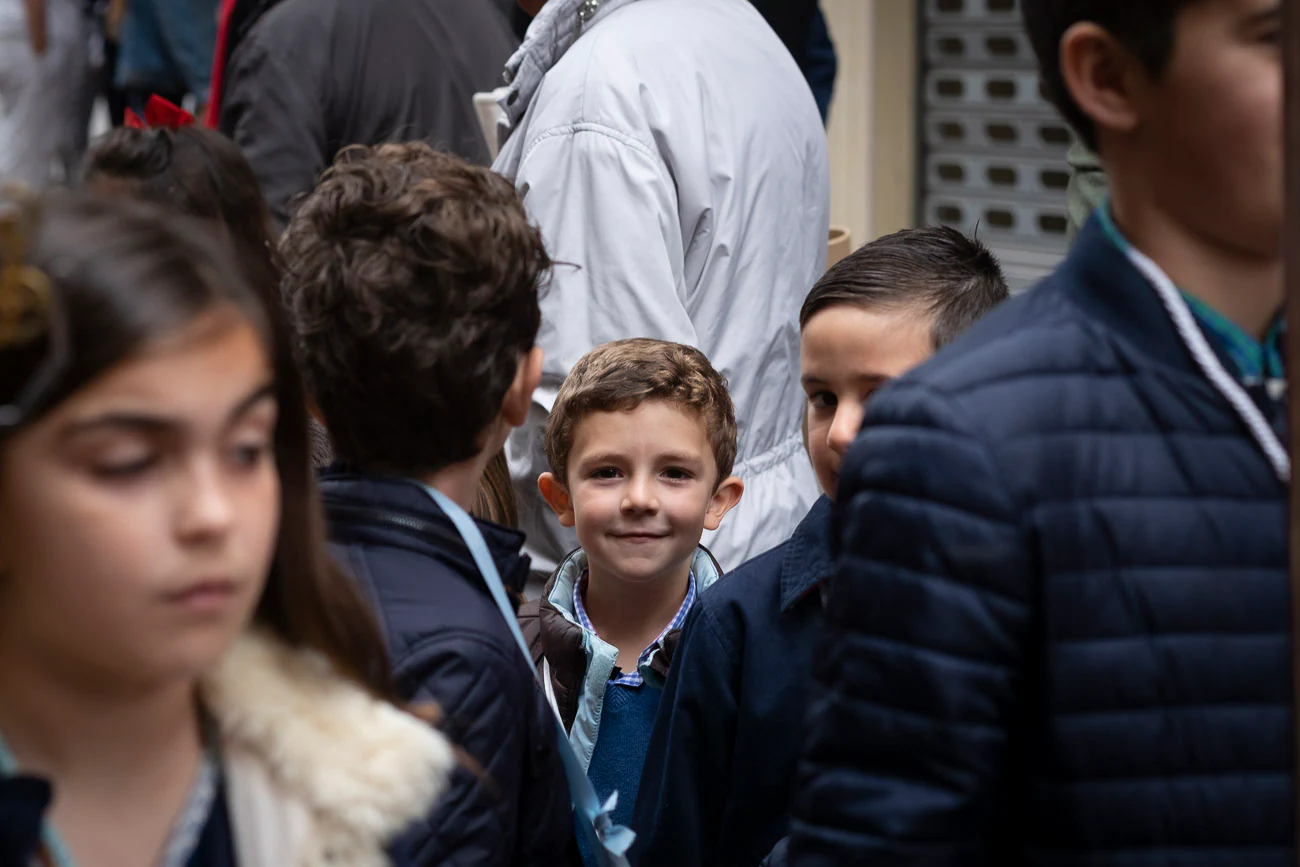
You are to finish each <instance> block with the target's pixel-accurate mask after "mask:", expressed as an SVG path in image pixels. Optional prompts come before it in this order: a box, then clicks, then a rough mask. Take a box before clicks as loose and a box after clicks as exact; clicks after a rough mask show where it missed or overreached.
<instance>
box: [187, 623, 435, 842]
mask: <svg viewBox="0 0 1300 867" xmlns="http://www.w3.org/2000/svg"><path fill="white" fill-rule="evenodd" d="M203 698H204V703H205V706H206V707H207V708H208V710H209V712H211V713H212V714H213V716H214V718H215V719H216V721H217V723H218V726H219V728H220V732H221V743H222V749H223V760H224V763H225V770H226V774H227V785H228V793H229V802H230V811H231V817H232V823H233V825H234V826H235V827H234V835H235V837H236V840H235V843H236V849H237V851H238V852H239V853H240V856H241V860H240V863H241V864H242V865H245V867H263V865H265V867H272V865H274V867H316V865H323V864H335V865H343V864H346V865H348V867H370V865H376V867H378V865H383V864H386V863H387V859H386V856H385V855H384V846H385V844H386V843H388V842H390V841H391V839H392V838H393V837H394V836H395V835H397V834H398V833H399V832H401V831H402V830H404V829H405V828H406V827H407V826H408V825H410V824H411V823H412V822H414V821H416V820H418V819H421V818H423V817H425V816H427V815H428V813H429V812H430V809H431V808H432V806H433V803H434V801H436V800H437V798H438V797H439V796H440V795H441V794H442V793H443V792H444V791H445V790H446V787H447V781H448V778H449V777H450V774H451V772H452V770H453V769H454V767H455V764H456V760H455V757H454V755H453V752H452V748H451V746H450V744H449V743H448V742H447V739H446V738H445V737H443V736H442V735H441V734H440V733H438V732H437V731H436V730H434V729H433V728H432V727H430V726H429V725H427V724H426V723H424V722H422V721H420V720H418V719H416V718H415V717H413V716H410V715H408V714H406V713H404V712H402V711H400V710H398V709H397V708H395V707H393V706H391V705H389V704H386V703H384V702H381V701H378V700H376V699H374V698H372V697H371V696H370V695H368V694H367V693H366V692H365V691H364V690H362V689H361V688H360V687H358V686H356V685H354V684H353V683H351V682H350V681H347V680H345V679H344V678H342V677H340V676H338V675H336V674H334V673H333V672H332V671H331V668H330V666H329V664H328V663H327V662H326V661H325V659H324V658H322V657H321V656H320V655H318V654H315V653H311V652H307V651H301V650H294V649H291V648H289V647H287V646H286V645H285V644H283V643H282V642H280V641H279V640H277V639H275V638H273V637H271V636H269V635H268V634H266V633H265V632H260V631H250V632H249V633H248V634H246V635H245V636H243V637H242V638H240V639H239V640H238V641H237V642H236V644H235V646H234V647H233V648H232V649H231V651H230V652H229V653H228V654H227V656H226V658H225V659H224V660H223V661H222V663H221V664H220V665H219V666H218V668H217V670H216V671H215V672H214V673H213V674H212V675H211V676H210V677H208V678H207V679H206V680H205V683H204V685H203ZM249 826H257V827H249Z"/></svg>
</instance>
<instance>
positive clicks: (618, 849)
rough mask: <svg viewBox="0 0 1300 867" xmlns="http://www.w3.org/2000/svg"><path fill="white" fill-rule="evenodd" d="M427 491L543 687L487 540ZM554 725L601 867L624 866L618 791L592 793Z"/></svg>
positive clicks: (628, 841)
mask: <svg viewBox="0 0 1300 867" xmlns="http://www.w3.org/2000/svg"><path fill="white" fill-rule="evenodd" d="M422 487H423V488H424V489H425V490H426V491H428V493H429V496H430V497H432V498H433V501H434V502H435V503H437V504H438V507H439V508H441V509H442V511H443V513H444V514H446V516H447V517H448V518H450V519H451V522H452V523H453V524H454V525H455V526H456V530H457V531H458V532H459V533H460V537H461V539H463V540H464V541H465V544H466V545H467V546H469V552H470V554H471V555H473V557H474V563H475V564H476V565H477V566H478V570H479V572H480V573H481V574H482V575H483V582H484V583H485V584H487V587H488V591H489V592H490V593H491V594H492V599H493V600H494V601H495V602H496V604H497V608H499V609H501V616H502V617H504V618H505V620H506V625H507V626H509V627H510V634H511V635H513V636H514V637H515V643H517V644H518V645H519V650H520V652H522V653H523V655H524V659H525V660H526V661H527V663H528V667H529V668H530V669H532V670H533V676H534V677H536V678H537V679H538V683H539V684H540V685H541V686H542V688H543V689H545V686H546V685H545V684H544V683H541V675H540V674H539V673H538V671H537V669H536V668H535V667H534V666H533V657H532V654H531V653H530V652H529V650H528V642H527V641H525V640H524V634H523V633H522V632H520V631H519V621H518V620H517V619H516V617H515V609H514V606H513V605H511V604H510V599H509V597H508V596H507V595H506V588H505V585H504V584H503V583H502V582H501V574H500V573H499V572H498V571H497V565H496V562H495V561H493V559H492V555H491V554H489V553H488V548H487V542H486V541H485V540H484V539H483V534H482V533H481V532H480V531H479V528H478V525H476V524H475V523H474V519H473V518H471V517H470V516H469V515H468V514H466V513H465V510H464V509H462V508H461V507H460V506H458V505H456V504H455V503H454V502H452V501H451V499H450V498H449V497H447V496H446V495H445V494H443V493H441V492H440V491H436V490H434V489H433V488H431V487H429V486H428V485H423V486H422ZM555 728H556V735H555V740H556V746H557V747H558V748H559V751H560V758H561V760H562V761H563V762H564V775H565V776H566V777H567V778H568V780H569V798H570V800H571V801H572V802H573V809H574V811H575V812H576V813H577V814H578V815H579V816H580V817H582V820H583V821H582V823H581V824H582V825H584V826H585V827H586V828H587V830H588V832H589V833H590V835H591V839H592V842H594V844H595V846H594V847H593V848H594V849H595V850H596V851H598V852H601V853H603V854H602V857H601V860H602V862H603V863H604V864H605V867H628V860H627V851H628V849H630V848H632V843H633V841H635V840H636V835H635V834H633V833H632V831H631V830H630V829H629V828H625V827H623V826H622V825H615V824H614V820H613V819H612V818H611V817H612V815H613V812H614V808H615V807H617V806H618V792H614V793H613V794H612V795H610V796H609V800H607V801H605V802H604V803H603V804H602V803H601V801H600V797H599V796H598V795H597V794H596V790H595V788H594V787H593V786H592V785H591V780H589V779H587V774H586V772H585V771H583V769H582V763H581V762H579V761H578V757H577V755H575V754H574V752H573V747H571V746H570V745H569V735H568V733H567V732H565V730H564V723H562V722H561V721H560V718H559V716H558V715H556V717H555Z"/></svg>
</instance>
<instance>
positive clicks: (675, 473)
mask: <svg viewBox="0 0 1300 867" xmlns="http://www.w3.org/2000/svg"><path fill="white" fill-rule="evenodd" d="M664 475H665V476H667V477H668V478H670V479H672V480H674V481H685V480H687V479H689V478H691V473H690V471H689V470H683V469H682V468H681V467H669V468H668V469H666V470H664Z"/></svg>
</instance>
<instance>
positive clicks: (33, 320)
mask: <svg viewBox="0 0 1300 867" xmlns="http://www.w3.org/2000/svg"><path fill="white" fill-rule="evenodd" d="M24 223H25V221H24V219H23V214H22V212H21V209H19V210H16V211H14V212H11V213H8V214H4V215H2V216H0V349H9V348H11V347H14V346H21V345H23V344H25V343H30V342H31V341H33V340H35V339H36V338H38V337H40V336H41V335H43V334H45V333H46V331H47V330H48V328H49V323H50V307H51V299H50V279H49V277H47V276H46V275H45V272H43V271H41V270H40V269H39V268H36V267H33V266H32V265H28V264H27V262H26V256H27V246H28V239H27V231H26V227H25V225H24Z"/></svg>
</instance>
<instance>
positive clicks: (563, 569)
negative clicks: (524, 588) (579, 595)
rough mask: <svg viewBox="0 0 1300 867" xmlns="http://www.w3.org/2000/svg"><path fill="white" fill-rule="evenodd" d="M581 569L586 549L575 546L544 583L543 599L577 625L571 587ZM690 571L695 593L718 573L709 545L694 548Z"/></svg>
mask: <svg viewBox="0 0 1300 867" xmlns="http://www.w3.org/2000/svg"><path fill="white" fill-rule="evenodd" d="M585 571H587V552H586V551H583V550H582V549H581V548H578V549H577V550H575V551H573V552H572V553H570V554H569V556H567V557H565V558H564V562H562V563H561V564H560V565H559V567H558V568H556V570H555V574H554V575H552V576H551V580H550V581H549V582H547V585H546V601H547V602H549V603H550V604H551V606H552V607H554V608H555V610H557V611H559V612H560V613H561V614H563V615H564V619H565V620H567V621H569V622H570V623H571V624H573V625H574V626H577V627H578V628H581V625H580V624H579V623H578V612H576V611H574V610H573V588H574V587H576V586H577V584H578V580H579V579H580V578H582V573H583V572H585ZM691 571H692V572H694V573H695V592H696V594H697V597H698V594H700V593H703V592H704V591H705V590H707V589H709V588H710V587H712V586H713V585H714V584H715V583H717V581H718V579H719V578H721V577H722V567H721V566H719V565H718V561H717V560H715V559H714V558H713V554H712V553H710V552H709V549H708V548H705V547H704V546H703V545H700V546H699V547H698V548H696V549H695V556H694V557H693V558H692V559H691ZM584 631H585V630H584Z"/></svg>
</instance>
